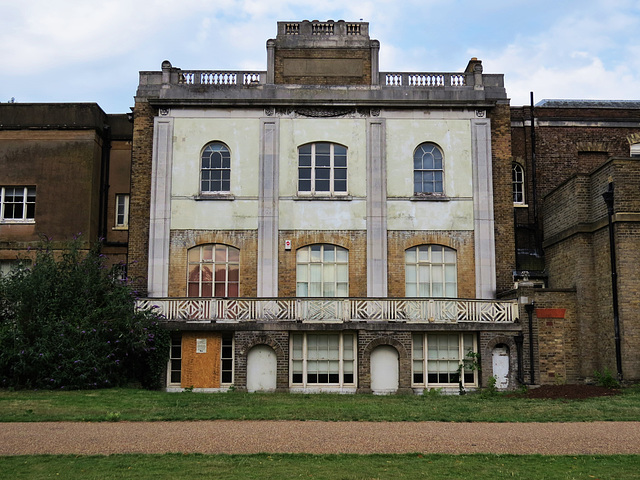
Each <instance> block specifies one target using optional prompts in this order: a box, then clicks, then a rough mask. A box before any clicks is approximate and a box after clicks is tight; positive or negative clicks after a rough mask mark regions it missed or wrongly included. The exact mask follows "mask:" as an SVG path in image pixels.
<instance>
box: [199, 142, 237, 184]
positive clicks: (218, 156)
mask: <svg viewBox="0 0 640 480" xmlns="http://www.w3.org/2000/svg"><path fill="white" fill-rule="evenodd" d="M200 161H201V164H200V191H201V192H202V193H218V192H224V193H226V192H230V191H231V153H230V152H229V149H228V148H227V146H226V145H225V144H224V143H221V142H211V143H210V144H208V145H207V146H206V147H204V150H202V155H201V156H200Z"/></svg>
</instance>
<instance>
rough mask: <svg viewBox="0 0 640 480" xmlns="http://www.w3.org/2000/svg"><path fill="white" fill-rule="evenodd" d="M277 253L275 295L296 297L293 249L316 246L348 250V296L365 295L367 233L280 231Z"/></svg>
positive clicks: (352, 231) (350, 231) (354, 231)
mask: <svg viewBox="0 0 640 480" xmlns="http://www.w3.org/2000/svg"><path fill="white" fill-rule="evenodd" d="M279 238H280V241H279V242H278V244H279V247H278V248H279V252H278V262H279V264H278V272H279V273H278V294H279V296H281V297H295V296H296V250H298V249H299V248H302V247H305V246H308V245H313V244H317V243H326V244H331V245H337V246H339V247H342V248H346V249H347V250H348V251H349V296H350V297H366V296H367V284H366V281H367V244H366V241H367V234H366V232H364V231H357V230H349V231H347V230H332V231H324V230H314V231H305V230H294V231H287V230H281V231H280V232H279ZM285 240H291V250H285V247H284V244H285Z"/></svg>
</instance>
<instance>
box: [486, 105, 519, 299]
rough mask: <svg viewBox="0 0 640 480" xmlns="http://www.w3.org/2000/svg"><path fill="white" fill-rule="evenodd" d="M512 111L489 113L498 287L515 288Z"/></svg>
mask: <svg viewBox="0 0 640 480" xmlns="http://www.w3.org/2000/svg"><path fill="white" fill-rule="evenodd" d="M510 115H511V112H510V108H509V104H508V103H504V104H502V103H499V104H497V105H496V107H495V108H494V109H493V110H492V111H490V112H489V117H490V119H491V154H492V163H493V215H494V218H495V240H496V288H497V291H498V292H501V291H505V290H508V289H510V288H511V287H512V286H513V277H512V271H513V270H514V269H515V265H516V263H515V262H516V260H515V239H514V228H513V190H512V182H511V165H512V152H511V116H510Z"/></svg>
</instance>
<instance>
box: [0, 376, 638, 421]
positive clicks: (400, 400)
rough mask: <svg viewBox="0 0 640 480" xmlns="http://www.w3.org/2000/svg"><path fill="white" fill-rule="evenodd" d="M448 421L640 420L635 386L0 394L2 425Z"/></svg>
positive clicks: (114, 391)
mask: <svg viewBox="0 0 640 480" xmlns="http://www.w3.org/2000/svg"><path fill="white" fill-rule="evenodd" d="M218 419H219V420H321V421H399V422H402V421H411V422H417V421H447V422H452V421H453V422H569V421H573V422H588V421H597V420H600V421H640V386H639V385H636V386H635V387H631V388H627V389H624V390H623V393H622V394H621V395H616V396H608V397H596V398H588V399H584V400H566V399H563V400H548V399H547V400H540V399H527V398H514V397H508V396H505V395H495V396H490V397H487V396H482V395H480V394H469V395H464V396H445V395H423V396H418V395H390V396H374V395H337V394H289V393H269V394H259V393H239V392H229V393H211V394H204V393H190V392H183V393H165V392H154V391H147V390H140V389H133V388H131V389H129V388H120V389H107V390H83V391H72V392H51V391H18V392H10V391H6V390H4V391H0V422H25V421H26V422H41V421H91V422H99V421H118V420H126V421H158V420H168V421H175V420H218Z"/></svg>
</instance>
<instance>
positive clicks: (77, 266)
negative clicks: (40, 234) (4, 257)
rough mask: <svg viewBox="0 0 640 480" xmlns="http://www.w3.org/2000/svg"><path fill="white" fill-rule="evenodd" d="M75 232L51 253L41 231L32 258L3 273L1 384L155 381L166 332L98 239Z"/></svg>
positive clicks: (92, 384)
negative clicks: (84, 243)
mask: <svg viewBox="0 0 640 480" xmlns="http://www.w3.org/2000/svg"><path fill="white" fill-rule="evenodd" d="M79 246H80V241H79V239H74V240H73V241H71V242H69V244H68V245H67V247H66V248H65V250H64V252H63V253H62V255H54V252H53V250H52V248H51V240H50V239H43V241H42V242H41V245H40V246H39V248H38V249H37V251H36V255H35V262H34V263H33V264H32V265H29V263H28V261H21V262H20V264H19V265H18V267H17V268H15V269H14V270H12V272H11V273H10V274H9V275H6V276H0V386H2V387H13V388H47V389H85V388H105V387H112V386H118V385H123V384H126V383H130V382H140V383H141V384H142V385H143V386H145V387H147V388H157V387H159V386H160V382H161V379H162V374H163V372H164V370H165V368H166V364H167V363H166V362H167V359H168V352H169V334H168V332H166V331H165V330H163V329H162V328H161V327H160V324H159V320H160V318H159V317H158V315H157V314H155V313H153V312H150V311H141V310H137V309H136V308H135V292H134V291H133V290H132V288H131V287H130V285H129V284H128V282H127V280H123V279H120V278H119V277H118V274H117V273H118V271H119V270H118V269H117V268H109V267H108V266H107V264H106V257H105V256H104V255H103V254H102V253H101V243H99V242H98V243H96V244H95V245H94V246H93V247H92V248H91V249H90V250H89V252H82V251H81V250H80V248H79Z"/></svg>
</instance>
